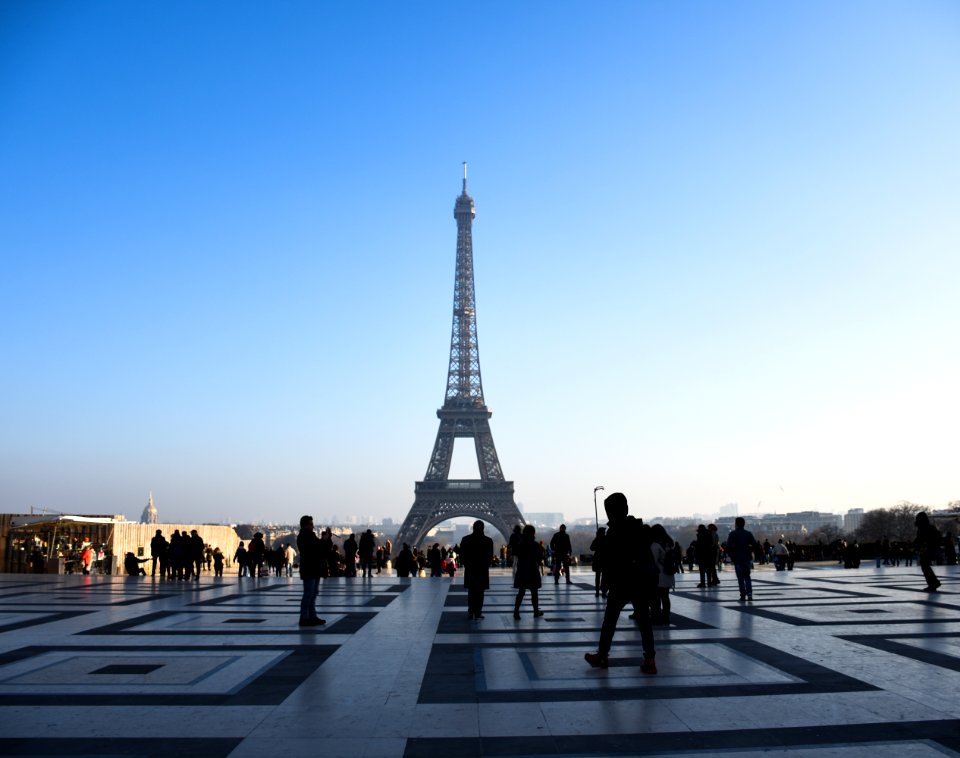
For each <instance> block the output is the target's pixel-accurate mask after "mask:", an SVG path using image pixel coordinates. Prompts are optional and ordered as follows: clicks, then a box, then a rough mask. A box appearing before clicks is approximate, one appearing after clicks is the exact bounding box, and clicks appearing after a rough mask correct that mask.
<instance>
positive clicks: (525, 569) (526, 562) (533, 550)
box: [513, 524, 543, 619]
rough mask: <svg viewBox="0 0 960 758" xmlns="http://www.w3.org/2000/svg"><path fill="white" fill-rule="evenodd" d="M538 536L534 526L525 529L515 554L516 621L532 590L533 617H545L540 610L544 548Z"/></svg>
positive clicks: (514, 612) (528, 525)
mask: <svg viewBox="0 0 960 758" xmlns="http://www.w3.org/2000/svg"><path fill="white" fill-rule="evenodd" d="M536 534H537V530H536V529H534V528H533V524H527V525H526V526H525V527H523V531H522V532H521V533H520V542H519V543H518V544H517V547H516V548H515V549H514V553H513V562H514V564H515V566H516V569H517V570H516V573H514V575H513V586H514V588H515V589H516V590H517V599H516V600H515V601H514V603H513V617H514V618H515V619H519V618H520V604H521V603H522V602H523V595H524V593H525V592H526V591H527V590H530V600H531V601H532V602H533V615H534V616H542V615H543V611H541V610H540V564H541V563H543V546H542V545H541V544H540V543H539V542H537V540H536Z"/></svg>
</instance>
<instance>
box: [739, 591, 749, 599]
mask: <svg viewBox="0 0 960 758" xmlns="http://www.w3.org/2000/svg"><path fill="white" fill-rule="evenodd" d="M746 599H747V595H746V593H745V592H741V593H740V600H746Z"/></svg>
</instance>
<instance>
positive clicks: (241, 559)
mask: <svg viewBox="0 0 960 758" xmlns="http://www.w3.org/2000/svg"><path fill="white" fill-rule="evenodd" d="M233 560H235V561H236V562H237V578H240V577H242V576H243V575H244V573H245V572H246V570H247V549H246V548H245V547H244V546H243V543H242V542H241V543H240V545H239V546H238V547H237V552H235V553H234V554H233Z"/></svg>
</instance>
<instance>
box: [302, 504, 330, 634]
mask: <svg viewBox="0 0 960 758" xmlns="http://www.w3.org/2000/svg"><path fill="white" fill-rule="evenodd" d="M297 551H298V552H299V553H300V578H301V579H302V580H303V597H302V598H301V599H300V626H319V625H320V624H325V623H327V622H326V621H325V620H324V619H322V618H320V617H319V616H317V595H319V594H320V577H321V575H322V573H323V571H322V566H323V563H322V560H323V556H322V555H321V550H320V538H319V537H318V536H317V535H316V533H315V532H314V531H313V516H301V517H300V533H299V534H298V535H297Z"/></svg>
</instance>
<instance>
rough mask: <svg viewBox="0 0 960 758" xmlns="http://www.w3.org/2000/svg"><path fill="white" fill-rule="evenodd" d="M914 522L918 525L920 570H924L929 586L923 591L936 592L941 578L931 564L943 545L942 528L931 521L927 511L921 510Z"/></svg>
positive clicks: (917, 544)
mask: <svg viewBox="0 0 960 758" xmlns="http://www.w3.org/2000/svg"><path fill="white" fill-rule="evenodd" d="M913 523H914V526H916V527H917V542H916V546H917V552H918V554H919V556H920V570H921V571H922V572H923V578H924V579H926V580H927V586H926V587H924V588H923V591H924V592H936V591H937V589H938V588H939V587H940V580H939V579H937V575H936V574H934V573H933V568H932V566H931V564H932V563H933V561H934V560H936V558H937V556H938V555H939V554H940V548H941V546H942V545H943V540H942V539H941V538H940V530H939V529H937V527H935V526H934V525H933V524H931V523H930V517H929V516H927V514H926V512H925V511H920V513H918V514H917V517H916V519H914V522H913Z"/></svg>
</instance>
